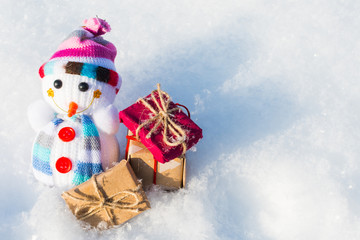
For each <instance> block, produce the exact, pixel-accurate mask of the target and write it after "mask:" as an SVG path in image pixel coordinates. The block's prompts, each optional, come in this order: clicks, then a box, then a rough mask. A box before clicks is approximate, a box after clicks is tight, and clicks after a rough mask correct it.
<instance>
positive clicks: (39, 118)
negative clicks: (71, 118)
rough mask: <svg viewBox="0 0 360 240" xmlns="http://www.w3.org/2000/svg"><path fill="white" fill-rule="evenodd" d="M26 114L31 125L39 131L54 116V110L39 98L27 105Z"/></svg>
mask: <svg viewBox="0 0 360 240" xmlns="http://www.w3.org/2000/svg"><path fill="white" fill-rule="evenodd" d="M27 115H28V119H29V122H30V125H31V127H32V128H33V129H34V130H35V131H40V130H41V129H42V128H43V127H44V126H45V125H46V124H48V123H49V122H50V121H51V120H52V119H53V118H54V110H53V109H52V108H51V107H50V106H49V105H48V104H47V103H46V102H45V101H44V100H43V99H39V100H37V101H35V102H33V103H31V104H30V105H29V107H28V109H27Z"/></svg>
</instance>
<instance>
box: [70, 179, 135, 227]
mask: <svg viewBox="0 0 360 240" xmlns="http://www.w3.org/2000/svg"><path fill="white" fill-rule="evenodd" d="M90 181H91V182H92V183H93V184H94V188H95V191H96V193H97V199H94V198H90V199H89V198H84V197H76V196H73V195H71V194H70V193H68V192H64V193H63V194H65V195H66V196H68V197H70V198H72V199H73V200H77V201H81V202H84V203H86V206H82V207H81V206H77V207H76V208H75V210H74V215H75V216H76V217H77V218H78V219H80V220H84V219H86V218H88V217H90V216H92V215H94V214H96V213H98V212H100V211H102V210H105V212H106V216H107V218H108V220H109V221H110V223H111V224H112V225H115V223H114V220H113V217H112V215H111V214H110V209H124V210H127V211H131V212H134V213H136V212H139V208H138V205H139V204H140V203H141V201H140V200H139V197H138V195H137V192H138V191H139V190H140V187H141V184H139V185H138V186H137V188H136V189H135V190H124V191H121V192H119V193H116V194H114V195H112V196H110V197H105V196H104V194H103V193H102V192H101V191H100V190H99V185H98V183H97V180H96V176H95V175H93V176H92V177H91V179H90ZM120 195H122V196H121V197H120V198H119V199H117V200H114V198H115V197H118V196H120ZM129 196H132V197H133V198H134V199H135V201H134V202H132V203H128V202H125V201H123V200H124V199H125V198H127V197H129Z"/></svg>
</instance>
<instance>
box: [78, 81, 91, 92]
mask: <svg viewBox="0 0 360 240" xmlns="http://www.w3.org/2000/svg"><path fill="white" fill-rule="evenodd" d="M88 89H89V84H87V83H86V82H82V83H80V84H79V90H80V91H82V92H86V91H87V90H88Z"/></svg>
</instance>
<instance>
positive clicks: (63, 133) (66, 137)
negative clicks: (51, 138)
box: [58, 127, 75, 142]
mask: <svg viewBox="0 0 360 240" xmlns="http://www.w3.org/2000/svg"><path fill="white" fill-rule="evenodd" d="M58 135H59V138H60V139H61V140H63V141H64V142H70V141H71V140H73V139H74V138H75V130H74V129H72V128H71V127H64V128H62V129H60V131H59V133H58Z"/></svg>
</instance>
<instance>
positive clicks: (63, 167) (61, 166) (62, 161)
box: [55, 157, 72, 173]
mask: <svg viewBox="0 0 360 240" xmlns="http://www.w3.org/2000/svg"><path fill="white" fill-rule="evenodd" d="M55 167H56V170H58V172H59V173H68V172H70V170H71V168H72V163H71V160H70V159H68V158H67V157H61V158H59V159H58V160H57V161H56V164H55Z"/></svg>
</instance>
